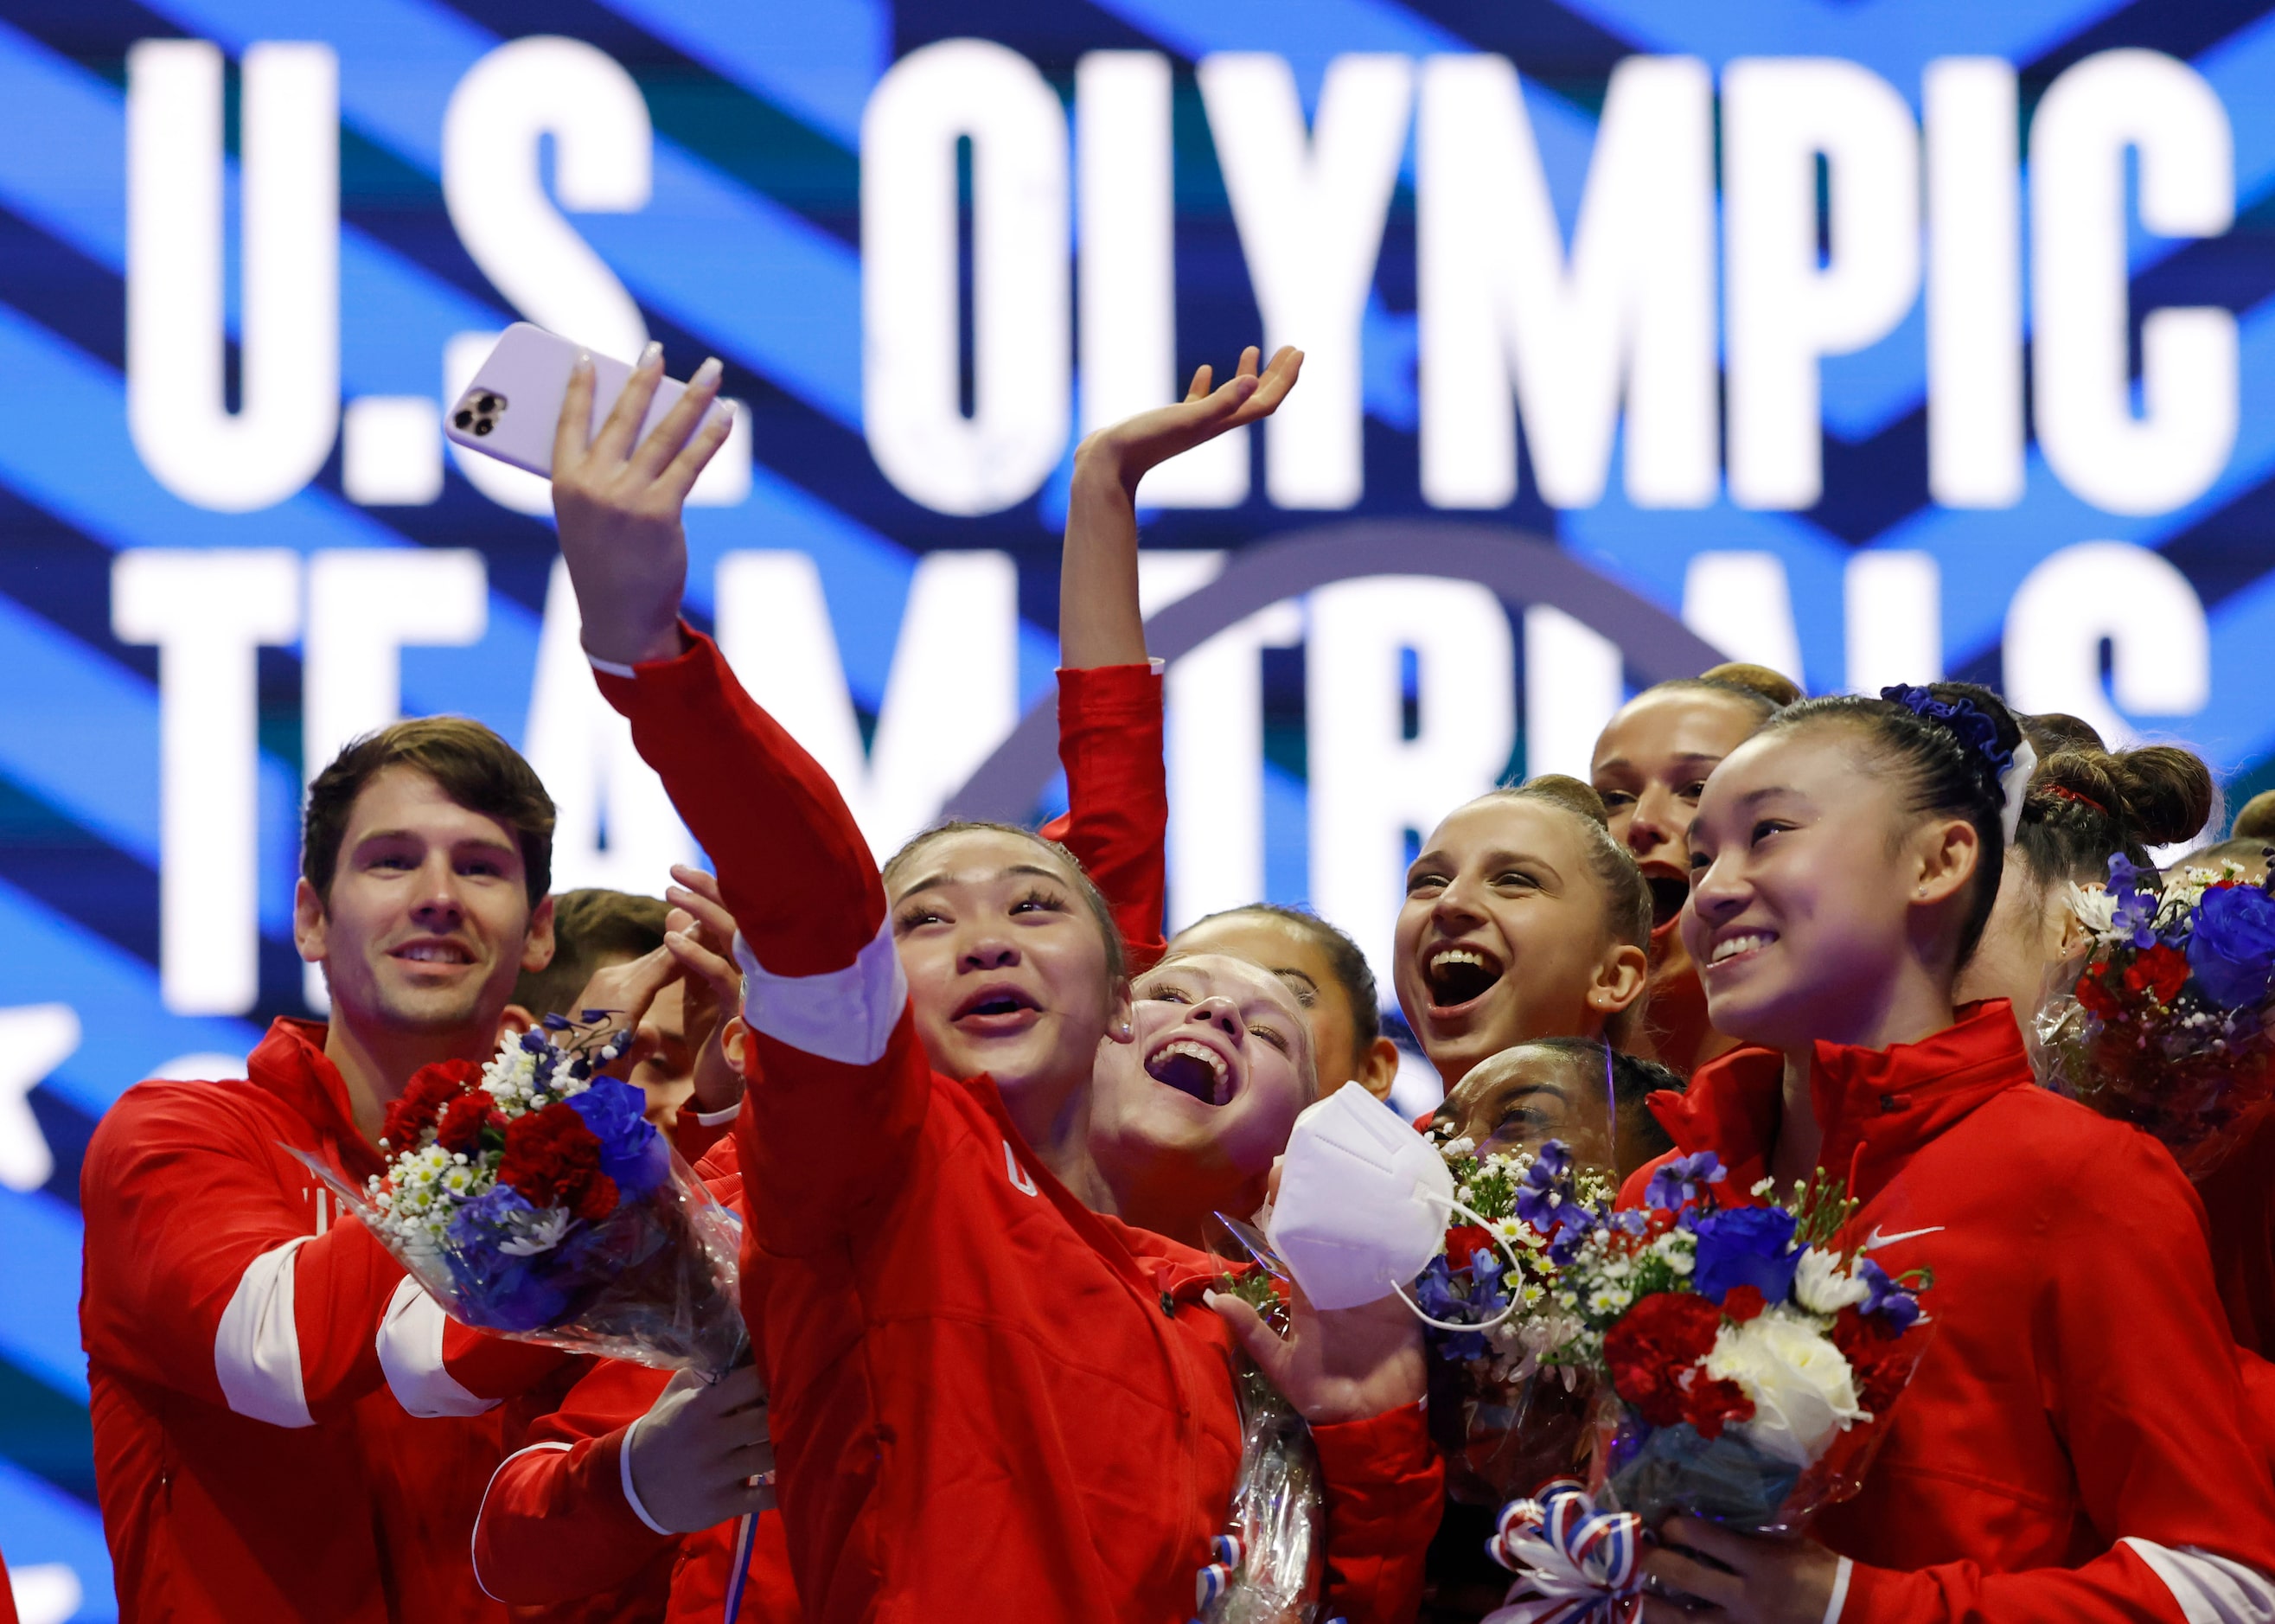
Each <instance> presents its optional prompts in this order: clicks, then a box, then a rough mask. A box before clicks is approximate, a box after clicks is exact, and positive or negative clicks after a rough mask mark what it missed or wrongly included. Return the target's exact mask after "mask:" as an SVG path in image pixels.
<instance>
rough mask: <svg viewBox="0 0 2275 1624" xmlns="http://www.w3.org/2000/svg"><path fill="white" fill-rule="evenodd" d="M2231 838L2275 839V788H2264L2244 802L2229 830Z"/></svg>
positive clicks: (2229, 837)
mask: <svg viewBox="0 0 2275 1624" xmlns="http://www.w3.org/2000/svg"><path fill="white" fill-rule="evenodd" d="M2227 837H2228V839H2230V840H2249V841H2259V842H2267V841H2275V789H2262V790H2261V791H2260V792H2259V793H2258V794H2257V795H2255V796H2253V797H2251V798H2250V799H2249V800H2248V801H2246V802H2245V803H2244V804H2243V810H2242V811H2241V812H2237V813H2236V814H2235V823H2234V826H2233V827H2231V828H2230V829H2229V830H2228V833H2227Z"/></svg>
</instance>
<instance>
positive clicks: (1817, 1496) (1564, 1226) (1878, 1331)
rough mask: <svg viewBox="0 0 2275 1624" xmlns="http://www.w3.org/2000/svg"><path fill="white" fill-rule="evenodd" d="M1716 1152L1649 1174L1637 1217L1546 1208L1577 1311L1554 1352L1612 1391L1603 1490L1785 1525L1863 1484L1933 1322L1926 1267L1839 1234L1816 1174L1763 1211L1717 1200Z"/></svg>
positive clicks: (1830, 1189)
mask: <svg viewBox="0 0 2275 1624" xmlns="http://www.w3.org/2000/svg"><path fill="white" fill-rule="evenodd" d="M1726 1179H1727V1172H1726V1170H1725V1169H1724V1168H1723V1167H1721V1165H1720V1164H1719V1161H1718V1160H1717V1159H1716V1158H1715V1156H1714V1155H1713V1153H1712V1152H1699V1153H1698V1154H1697V1155H1694V1156H1689V1157H1685V1158H1682V1159H1677V1160H1675V1161H1673V1162H1670V1163H1668V1164H1667V1166H1665V1167H1661V1168H1660V1169H1659V1171H1658V1172H1657V1173H1655V1174H1653V1175H1651V1181H1650V1184H1649V1187H1648V1190H1647V1193H1646V1195H1645V1197H1644V1199H1645V1205H1646V1210H1644V1211H1642V1212H1609V1211H1606V1210H1604V1209H1602V1208H1600V1207H1596V1206H1592V1205H1588V1204H1586V1203H1584V1202H1581V1201H1577V1200H1568V1201H1566V1202H1564V1203H1562V1204H1561V1205H1560V1206H1559V1207H1558V1208H1557V1210H1556V1219H1557V1222H1556V1227H1555V1231H1554V1234H1553V1236H1552V1238H1551V1241H1550V1250H1551V1253H1552V1255H1554V1256H1559V1257H1561V1258H1562V1260H1563V1261H1562V1264H1561V1275H1560V1277H1559V1280H1558V1282H1557V1287H1556V1295H1557V1297H1558V1299H1559V1301H1560V1302H1561V1304H1562V1305H1563V1307H1564V1308H1565V1309H1566V1310H1567V1311H1569V1312H1570V1313H1572V1314H1573V1315H1575V1316H1576V1318H1578V1320H1579V1322H1580V1330H1579V1332H1578V1333H1577V1334H1576V1336H1575V1337H1574V1339H1573V1341H1572V1342H1571V1343H1570V1344H1569V1346H1568V1348H1566V1350H1565V1351H1564V1353H1563V1354H1562V1355H1561V1356H1562V1357H1568V1358H1579V1359H1584V1360H1586V1361H1588V1362H1589V1363H1591V1364H1592V1365H1594V1367H1595V1368H1596V1369H1598V1370H1599V1371H1600V1372H1601V1376H1602V1379H1603V1381H1604V1383H1605V1385H1606V1386H1607V1387H1608V1388H1609V1391H1610V1394H1611V1395H1612V1397H1613V1398H1614V1399H1615V1400H1616V1407H1615V1409H1614V1410H1613V1411H1612V1413H1610V1414H1609V1415H1607V1416H1606V1419H1605V1421H1604V1422H1603V1423H1602V1424H1601V1427H1600V1432H1599V1445H1598V1449H1597V1452H1596V1459H1595V1462H1594V1477H1595V1481H1596V1484H1597V1485H1598V1487H1599V1491H1600V1492H1599V1499H1602V1500H1603V1501H1605V1502H1606V1503H1607V1504H1608V1505H1610V1506H1613V1507H1617V1508H1620V1509H1622V1510H1626V1511H1629V1512H1633V1513H1636V1514H1637V1515H1638V1516H1640V1517H1641V1519H1642V1520H1643V1522H1644V1523H1645V1524H1646V1525H1652V1526H1655V1525H1656V1524H1657V1523H1658V1522H1659V1521H1660V1520H1661V1519H1662V1518H1663V1517H1665V1516H1666V1515H1667V1514H1669V1513H1671V1512H1682V1513H1685V1514H1689V1515H1691V1516H1697V1517H1703V1518H1706V1519H1708V1520H1710V1521H1712V1522H1721V1523H1726V1524H1727V1525H1729V1526H1731V1527H1733V1528H1735V1529H1739V1530H1744V1531H1749V1532H1756V1533H1780V1534H1783V1533H1794V1532H1797V1531H1799V1530H1801V1529H1802V1528H1803V1527H1804V1526H1805V1525H1806V1524H1807V1523H1808V1522H1809V1520H1810V1518H1811V1517H1812V1516H1814V1515H1815V1514H1816V1513H1817V1512H1818V1509H1819V1508H1821V1507H1825V1506H1826V1505H1829V1504H1831V1503H1833V1501H1835V1500H1840V1499H1847V1498H1848V1496H1849V1495H1851V1494H1854V1493H1855V1492H1856V1490H1857V1489H1858V1488H1859V1487H1860V1486H1861V1485H1862V1483H1863V1472H1864V1469H1865V1467H1866V1466H1867V1465H1868V1464H1869V1463H1870V1459H1871V1453H1872V1451H1873V1449H1874V1448H1875V1447H1876V1446H1877V1445H1878V1439H1879V1438H1880V1436H1881V1435H1882V1432H1883V1431H1884V1429H1883V1428H1882V1427H1880V1426H1878V1424H1877V1423H1878V1422H1879V1421H1880V1420H1882V1419H1883V1418H1884V1417H1885V1416H1886V1414H1887V1412H1888V1407H1889V1406H1890V1405H1892V1404H1893V1403H1894V1402H1895V1400H1896V1397H1897V1395H1898V1394H1901V1392H1902V1391H1903V1389H1904V1386H1905V1384H1906V1383H1908V1381H1909V1380H1910V1379H1911V1373H1912V1371H1913V1368H1914V1367H1915V1366H1916V1364H1917V1363H1918V1362H1919V1356H1920V1353H1921V1351H1922V1349H1923V1348H1924V1345H1925V1341H1926V1337H1927V1332H1926V1329H1925V1326H1924V1320H1923V1318H1922V1315H1921V1312H1920V1303H1919V1297H1918V1295H1917V1291H1918V1289H1920V1288H1924V1286H1925V1285H1927V1284H1928V1283H1929V1280H1928V1276H1927V1274H1926V1272H1925V1271H1918V1272H1916V1273H1912V1274H1907V1275H1905V1276H1902V1277H1891V1276H1890V1275H1889V1274H1888V1273H1887V1272H1886V1270H1884V1269H1883V1268H1881V1267H1880V1265H1878V1264H1877V1263H1875V1262H1874V1261H1872V1259H1871V1258H1869V1257H1867V1256H1865V1255H1864V1254H1865V1252H1866V1250H1868V1249H1869V1247H1870V1244H1871V1243H1869V1242H1867V1243H1864V1244H1863V1245H1854V1244H1848V1243H1843V1242H1842V1241H1840V1239H1839V1238H1838V1237H1839V1236H1840V1235H1841V1233H1842V1231H1843V1228H1844V1227H1845V1226H1846V1224H1847V1222H1848V1219H1849V1217H1850V1216H1851V1214H1852V1213H1853V1212H1855V1204H1854V1203H1852V1202H1850V1201H1848V1199H1847V1198H1846V1197H1845V1196H1844V1194H1843V1192H1842V1190H1841V1187H1840V1184H1839V1183H1838V1182H1834V1181H1828V1180H1825V1179H1823V1178H1822V1177H1821V1176H1820V1178H1819V1179H1818V1181H1817V1182H1813V1183H1810V1184H1809V1185H1806V1186H1803V1187H1801V1188H1798V1189H1796V1190H1795V1191H1794V1193H1793V1197H1792V1199H1791V1200H1790V1201H1789V1202H1785V1203H1780V1202H1778V1201H1776V1200H1775V1199H1774V1195H1775V1192H1774V1190H1773V1189H1772V1186H1771V1183H1770V1181H1768V1180H1766V1179H1765V1180H1764V1181H1763V1182H1761V1183H1759V1184H1757V1185H1756V1186H1755V1187H1754V1190H1753V1194H1754V1195H1755V1197H1757V1200H1759V1201H1760V1202H1761V1203H1763V1205H1749V1206H1725V1205H1722V1204H1721V1203H1720V1202H1719V1200H1718V1199H1717V1191H1718V1187H1719V1186H1720V1185H1721V1184H1722V1183H1723V1182H1725V1181H1726Z"/></svg>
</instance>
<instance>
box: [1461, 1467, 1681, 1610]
mask: <svg viewBox="0 0 2275 1624" xmlns="http://www.w3.org/2000/svg"><path fill="white" fill-rule="evenodd" d="M1485 1552H1486V1553H1487V1554H1488V1555H1490V1556H1491V1557H1492V1558H1493V1560H1494V1561H1496V1562H1499V1563H1500V1565H1501V1566H1502V1567H1506V1568H1508V1570H1509V1571H1510V1572H1511V1573H1514V1574H1515V1575H1517V1581H1516V1583H1515V1584H1514V1585H1512V1586H1511V1587H1510V1588H1509V1593H1508V1603H1507V1605H1504V1606H1502V1607H1500V1609H1498V1610H1497V1611H1495V1612H1493V1613H1488V1614H1486V1616H1485V1620H1484V1624H1635V1620H1637V1619H1640V1618H1641V1617H1642V1616H1643V1567H1642V1562H1643V1520H1642V1519H1641V1518H1639V1517H1637V1516H1636V1515H1635V1514H1634V1513H1632V1512H1626V1511H1598V1510H1597V1509H1596V1502H1595V1501H1593V1500H1592V1499H1589V1498H1588V1494H1587V1491H1586V1490H1584V1489H1583V1488H1582V1487H1581V1486H1580V1485H1579V1484H1577V1483H1576V1482H1574V1481H1573V1480H1572V1479H1570V1478H1568V1477H1560V1478H1558V1479H1557V1480H1556V1481H1555V1482H1553V1483H1552V1484H1548V1485H1546V1487H1545V1488H1543V1489H1542V1490H1541V1491H1540V1492H1539V1493H1538V1495H1537V1496H1536V1497H1535V1498H1533V1499H1521V1500H1511V1501H1510V1502H1509V1503H1508V1505H1506V1506H1504V1507H1501V1513H1500V1528H1499V1529H1498V1530H1496V1531H1495V1533H1494V1535H1493V1538H1491V1539H1490V1540H1488V1541H1486V1542H1485Z"/></svg>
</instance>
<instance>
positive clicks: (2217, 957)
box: [2188, 886, 2275, 1009]
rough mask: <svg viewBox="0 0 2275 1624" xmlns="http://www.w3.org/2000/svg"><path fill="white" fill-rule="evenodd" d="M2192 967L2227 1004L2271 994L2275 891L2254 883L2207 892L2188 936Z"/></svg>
mask: <svg viewBox="0 0 2275 1624" xmlns="http://www.w3.org/2000/svg"><path fill="white" fill-rule="evenodd" d="M2188 968H2189V969H2190V970H2191V971H2195V972H2196V980H2197V982H2198V983H2199V984H2201V985H2202V986H2203V990H2204V991H2205V992H2206V993H2209V994H2211V998H2212V999H2213V1001H2215V1002H2217V1003H2218V1004H2220V1005H2222V1006H2223V1007H2225V1008H2230V1009H2242V1008H2250V1007H2251V1006H2253V1005H2255V1004H2256V1003H2258V1002H2259V1001H2261V1000H2262V999H2264V998H2265V997H2266V996H2267V986H2268V982H2269V980H2270V979H2271V978H2275V897H2271V896H2269V895H2267V893H2265V892H2264V891H2262V890H2258V889H2256V888H2254V887H2251V886H2229V887H2226V888H2223V889H2220V890H2216V891H2207V892H2205V893H2204V894H2203V900H2202V901H2201V902H2199V903H2197V904H2196V929H2195V931H2194V932H2193V933H2190V935H2189V937H2188Z"/></svg>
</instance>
